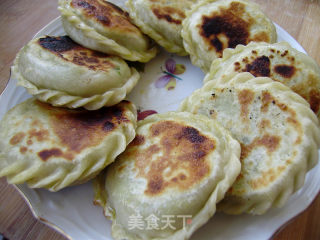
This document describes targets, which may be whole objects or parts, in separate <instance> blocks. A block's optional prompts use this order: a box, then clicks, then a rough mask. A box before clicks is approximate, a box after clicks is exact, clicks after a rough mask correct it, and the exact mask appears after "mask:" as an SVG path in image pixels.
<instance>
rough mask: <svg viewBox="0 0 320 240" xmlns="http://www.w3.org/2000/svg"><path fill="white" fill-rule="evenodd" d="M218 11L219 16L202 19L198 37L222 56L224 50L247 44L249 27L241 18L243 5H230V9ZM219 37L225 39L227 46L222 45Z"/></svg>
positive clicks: (214, 15)
mask: <svg viewBox="0 0 320 240" xmlns="http://www.w3.org/2000/svg"><path fill="white" fill-rule="evenodd" d="M220 10H221V13H220V14H219V15H216V13H214V14H213V16H203V17H202V23H201V26H200V35H201V36H203V38H204V39H205V40H206V41H207V42H208V43H209V44H210V45H211V46H212V47H214V48H215V49H216V52H218V53H219V54H220V56H222V51H223V49H224V48H227V47H230V48H235V47H236V46H237V45H238V44H244V45H245V44H247V43H248V39H249V26H250V25H249V23H248V22H246V21H244V20H243V19H242V18H241V16H242V15H243V13H244V11H245V10H244V5H243V4H241V3H231V6H230V8H228V9H225V8H220ZM238 16H239V17H238ZM219 35H222V36H225V37H227V45H224V44H223V42H222V40H221V39H220V38H219Z"/></svg>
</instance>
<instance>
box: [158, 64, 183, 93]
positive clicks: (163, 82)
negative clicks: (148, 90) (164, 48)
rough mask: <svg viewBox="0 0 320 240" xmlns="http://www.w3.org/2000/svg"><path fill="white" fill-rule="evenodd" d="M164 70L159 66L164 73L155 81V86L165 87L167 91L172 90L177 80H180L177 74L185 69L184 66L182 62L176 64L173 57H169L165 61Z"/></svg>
mask: <svg viewBox="0 0 320 240" xmlns="http://www.w3.org/2000/svg"><path fill="white" fill-rule="evenodd" d="M165 68H166V70H163V68H162V67H161V71H162V73H164V74H165V75H163V76H161V77H159V78H158V80H157V81H156V82H155V86H156V88H166V89H167V90H168V91H170V90H174V89H175V87H176V85H177V80H180V81H182V78H180V77H178V76H177V75H181V74H183V73H184V72H185V71H186V67H185V66H184V65H183V64H177V63H176V61H175V60H174V59H173V58H169V59H167V60H166V62H165Z"/></svg>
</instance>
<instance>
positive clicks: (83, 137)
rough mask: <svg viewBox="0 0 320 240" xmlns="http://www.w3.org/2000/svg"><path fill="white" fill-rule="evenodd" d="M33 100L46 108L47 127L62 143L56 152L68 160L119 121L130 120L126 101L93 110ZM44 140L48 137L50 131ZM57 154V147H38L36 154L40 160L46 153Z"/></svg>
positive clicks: (102, 138) (101, 137) (116, 125)
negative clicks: (44, 148)
mask: <svg viewBox="0 0 320 240" xmlns="http://www.w3.org/2000/svg"><path fill="white" fill-rule="evenodd" d="M36 104H38V105H39V106H40V107H41V108H42V109H43V110H44V111H48V114H49V116H50V120H49V124H50V129H52V132H53V134H54V138H55V139H57V141H58V145H59V146H61V147H60V148H61V149H60V151H61V152H62V154H61V155H59V156H60V157H63V158H66V159H68V160H72V159H73V157H74V155H75V154H76V153H80V152H82V151H83V150H85V149H87V148H90V147H93V146H97V145H99V144H100V143H101V142H102V141H103V140H104V138H105V137H106V136H108V135H109V134H110V132H111V131H113V130H114V129H116V128H118V126H119V125H121V124H126V123H128V122H130V121H129V119H128V117H127V115H126V111H127V110H126V108H125V105H126V104H129V103H127V102H122V103H120V104H118V105H115V106H112V107H104V108H101V109H99V110H95V111H88V110H84V109H77V110H71V109H66V108H55V107H52V106H50V105H48V104H45V103H41V102H39V101H36ZM38 132H39V131H38ZM37 136H38V135H37ZM38 140H39V139H38ZM46 140H47V141H50V138H49V135H48V136H46ZM49 153H50V154H49ZM57 154H58V153H57V151H56V150H55V151H49V152H48V151H47V150H46V151H45V152H42V151H40V152H39V154H38V155H39V157H40V158H41V159H42V160H47V159H48V158H49V157H47V156H48V155H50V156H58V155H57Z"/></svg>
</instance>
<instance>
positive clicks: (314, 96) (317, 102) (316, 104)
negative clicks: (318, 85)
mask: <svg viewBox="0 0 320 240" xmlns="http://www.w3.org/2000/svg"><path fill="white" fill-rule="evenodd" d="M309 103H310V107H311V109H312V111H313V112H315V113H316V114H318V112H319V110H320V91H319V89H312V90H311V91H310V92H309Z"/></svg>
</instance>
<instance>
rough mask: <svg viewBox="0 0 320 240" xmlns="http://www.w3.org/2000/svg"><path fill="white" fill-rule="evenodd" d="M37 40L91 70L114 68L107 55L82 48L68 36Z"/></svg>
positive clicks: (50, 49)
mask: <svg viewBox="0 0 320 240" xmlns="http://www.w3.org/2000/svg"><path fill="white" fill-rule="evenodd" d="M38 42H39V45H40V46H42V47H43V48H45V49H47V50H49V51H50V52H52V53H54V54H55V55H57V56H58V57H60V58H62V59H63V60H65V61H68V62H72V63H74V64H76V65H79V66H86V67H87V68H89V69H91V70H103V71H107V70H109V69H110V68H115V65H114V64H113V63H112V62H111V61H110V56H109V55H107V54H104V53H100V52H97V51H93V50H90V49H87V48H84V47H82V46H80V45H79V44H77V43H75V42H74V41H73V40H72V39H71V38H70V37H68V36H61V37H50V36H46V37H44V38H40V39H39V41H38Z"/></svg>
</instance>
